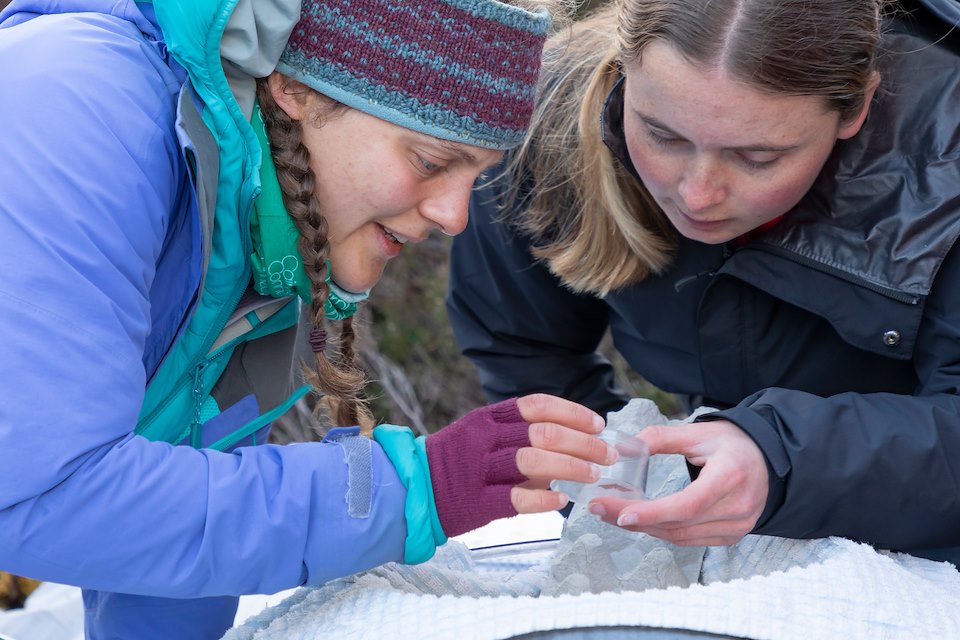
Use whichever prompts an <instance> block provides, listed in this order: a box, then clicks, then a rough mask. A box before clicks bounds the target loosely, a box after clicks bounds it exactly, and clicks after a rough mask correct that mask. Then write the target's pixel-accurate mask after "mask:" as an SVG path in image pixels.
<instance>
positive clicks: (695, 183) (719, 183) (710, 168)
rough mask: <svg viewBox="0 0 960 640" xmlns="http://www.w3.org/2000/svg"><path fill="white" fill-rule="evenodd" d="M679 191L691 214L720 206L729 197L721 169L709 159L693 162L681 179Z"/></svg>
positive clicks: (699, 159)
mask: <svg viewBox="0 0 960 640" xmlns="http://www.w3.org/2000/svg"><path fill="white" fill-rule="evenodd" d="M678 191H679V194H680V198H681V199H682V200H683V204H684V206H685V207H686V209H687V211H689V212H691V213H695V212H697V211H703V210H704V209H709V208H710V207H712V206H714V205H717V204H720V203H721V202H723V200H724V198H726V195H727V194H726V187H725V186H724V184H723V180H722V176H721V172H720V169H719V167H717V166H716V165H715V164H714V163H713V162H711V161H710V160H709V159H707V158H697V159H695V160H692V161H691V163H690V164H689V165H688V166H687V168H686V170H685V172H684V174H683V176H682V177H681V179H680V184H679V186H678Z"/></svg>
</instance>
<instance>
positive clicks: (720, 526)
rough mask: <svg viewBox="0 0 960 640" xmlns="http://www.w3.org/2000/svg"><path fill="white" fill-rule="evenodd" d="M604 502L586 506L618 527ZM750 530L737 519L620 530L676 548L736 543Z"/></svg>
mask: <svg viewBox="0 0 960 640" xmlns="http://www.w3.org/2000/svg"><path fill="white" fill-rule="evenodd" d="M608 502H610V501H606V500H601V499H597V500H592V501H591V502H590V506H589V510H590V513H592V514H594V515H596V516H598V517H600V519H601V520H603V521H604V522H606V523H607V524H611V525H614V526H619V525H617V515H618V511H617V510H616V508H615V507H614V506H613V505H612V504H608ZM617 502H618V503H622V504H624V505H626V504H630V502H631V501H627V500H619V501H617ZM608 509H609V510H608ZM752 526H753V525H752V523H751V522H750V521H748V520H744V519H737V520H729V521H728V520H714V521H710V522H705V523H702V524H696V525H692V526H688V525H684V524H679V523H664V524H661V525H647V526H639V525H633V526H622V527H620V528H621V529H626V530H627V531H633V532H634V533H646V534H649V535H652V536H655V537H657V538H660V539H662V540H667V541H668V542H672V543H673V544H677V545H683V546H715V545H725V544H734V543H736V542H739V541H740V540H741V539H742V538H743V536H745V535H747V534H748V533H750V531H751V530H752Z"/></svg>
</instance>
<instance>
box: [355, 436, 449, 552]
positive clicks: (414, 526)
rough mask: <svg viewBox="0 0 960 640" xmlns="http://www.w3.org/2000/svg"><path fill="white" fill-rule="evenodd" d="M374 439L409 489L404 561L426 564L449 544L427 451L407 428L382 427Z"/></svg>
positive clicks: (406, 506) (405, 511) (405, 505)
mask: <svg viewBox="0 0 960 640" xmlns="http://www.w3.org/2000/svg"><path fill="white" fill-rule="evenodd" d="M373 439H374V440H375V441H376V442H377V443H378V444H379V445H380V446H381V447H383V451H384V453H386V454H387V457H388V458H389V459H390V462H391V463H393V466H394V468H395V469H396V470H397V475H399V476H400V481H401V482H402V483H403V486H404V487H405V488H406V489H407V499H406V503H405V504H404V508H403V515H404V518H405V519H406V521H407V538H406V541H405V542H404V553H403V561H404V563H406V564H419V563H421V562H425V561H427V560H429V559H430V558H432V557H433V554H434V552H435V551H436V549H437V547H438V546H440V545H441V544H443V543H445V542H446V541H447V538H446V536H445V535H444V534H443V529H442V528H441V527H440V519H439V516H437V507H436V504H435V503H434V498H433V484H432V483H431V481H430V466H429V465H428V464H427V457H426V450H425V449H424V446H423V444H422V443H420V442H418V441H417V440H415V439H414V437H413V432H412V431H411V430H410V429H409V428H408V427H400V426H397V425H392V424H384V425H380V426H379V427H377V428H376V429H374V430H373ZM420 440H425V439H424V438H420ZM438 532H439V535H438Z"/></svg>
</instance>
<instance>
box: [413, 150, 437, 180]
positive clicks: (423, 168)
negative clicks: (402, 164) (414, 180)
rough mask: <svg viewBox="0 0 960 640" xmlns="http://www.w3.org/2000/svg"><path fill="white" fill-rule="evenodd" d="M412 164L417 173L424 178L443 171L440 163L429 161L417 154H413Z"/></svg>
mask: <svg viewBox="0 0 960 640" xmlns="http://www.w3.org/2000/svg"><path fill="white" fill-rule="evenodd" d="M413 164H414V167H416V169H417V171H419V172H420V173H422V174H423V175H425V176H432V175H434V174H435V173H438V172H440V171H443V169H444V165H443V164H441V163H440V162H436V161H434V160H431V159H430V158H428V157H426V156H424V155H422V154H419V153H418V154H415V156H414V159H413Z"/></svg>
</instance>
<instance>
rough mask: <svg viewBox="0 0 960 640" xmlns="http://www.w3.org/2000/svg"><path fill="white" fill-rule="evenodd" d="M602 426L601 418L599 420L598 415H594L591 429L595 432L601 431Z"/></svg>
mask: <svg viewBox="0 0 960 640" xmlns="http://www.w3.org/2000/svg"><path fill="white" fill-rule="evenodd" d="M603 426H604V422H603V418H601V417H600V416H598V415H594V416H593V428H594V429H596V430H597V431H603Z"/></svg>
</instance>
